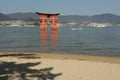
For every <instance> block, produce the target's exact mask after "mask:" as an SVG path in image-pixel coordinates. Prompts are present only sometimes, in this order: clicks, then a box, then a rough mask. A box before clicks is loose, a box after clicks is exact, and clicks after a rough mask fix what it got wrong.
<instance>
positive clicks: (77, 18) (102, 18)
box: [0, 12, 120, 24]
mask: <svg viewBox="0 0 120 80" xmlns="http://www.w3.org/2000/svg"><path fill="white" fill-rule="evenodd" d="M7 19H8V20H11V19H16V20H27V21H38V20H39V16H38V15H37V14H35V13H33V12H28V13H21V12H20V13H12V14H2V13H0V20H7ZM59 21H60V22H79V23H91V22H96V23H112V24H120V16H119V15H115V14H109V13H107V14H100V15H93V16H81V15H65V16H63V15H60V16H59Z"/></svg>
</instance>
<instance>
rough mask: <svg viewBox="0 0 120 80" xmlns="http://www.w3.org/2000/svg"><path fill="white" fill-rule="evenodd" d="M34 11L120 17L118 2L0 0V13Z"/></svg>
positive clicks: (119, 4)
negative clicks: (109, 14) (105, 14)
mask: <svg viewBox="0 0 120 80" xmlns="http://www.w3.org/2000/svg"><path fill="white" fill-rule="evenodd" d="M36 11H39V12H46V13H61V14H62V15H97V14H104V13H112V14H117V15H120V0H0V12H1V13H5V14H8V13H16V12H36Z"/></svg>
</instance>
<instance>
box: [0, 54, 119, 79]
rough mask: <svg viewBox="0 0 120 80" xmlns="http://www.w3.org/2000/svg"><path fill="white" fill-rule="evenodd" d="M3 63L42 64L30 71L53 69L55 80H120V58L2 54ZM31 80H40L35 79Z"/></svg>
mask: <svg viewBox="0 0 120 80" xmlns="http://www.w3.org/2000/svg"><path fill="white" fill-rule="evenodd" d="M3 62H4V63H5V62H7V64H8V63H11V62H15V64H17V65H18V64H26V63H39V62H40V64H37V65H35V64H33V66H29V69H30V70H32V69H36V70H40V69H45V68H51V71H50V72H51V73H52V75H53V74H59V75H57V76H56V77H55V78H54V79H53V80H120V58H119V57H103V56H89V55H79V54H57V53H32V52H31V53H29V52H27V53H25V52H0V63H1V64H2V63H3ZM7 68H8V67H7ZM5 70H6V69H5ZM21 72H22V71H21ZM5 75H6V74H5ZM1 76H4V75H2V74H0V77H1ZM29 80H38V79H37V78H33V79H29ZM40 80H42V79H40ZM46 80H47V79H46ZM49 80H52V79H49Z"/></svg>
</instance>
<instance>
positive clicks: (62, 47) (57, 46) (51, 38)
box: [0, 26, 120, 57]
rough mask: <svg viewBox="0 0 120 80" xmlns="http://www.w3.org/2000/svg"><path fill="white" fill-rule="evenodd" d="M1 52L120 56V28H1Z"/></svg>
mask: <svg viewBox="0 0 120 80" xmlns="http://www.w3.org/2000/svg"><path fill="white" fill-rule="evenodd" d="M0 51H36V52H60V53H69V54H70V53H71V54H72V53H80V54H95V55H96V54H97V55H106V56H119V57H120V27H106V28H94V27H79V26H78V27H75V26H74V27H60V28H59V30H58V31H50V30H49V28H48V30H47V31H39V27H29V28H27V27H12V28H10V27H0Z"/></svg>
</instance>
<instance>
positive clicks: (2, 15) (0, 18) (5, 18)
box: [0, 13, 12, 20]
mask: <svg viewBox="0 0 120 80" xmlns="http://www.w3.org/2000/svg"><path fill="white" fill-rule="evenodd" d="M0 20H12V18H11V17H9V16H7V15H5V14H3V13H0Z"/></svg>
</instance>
